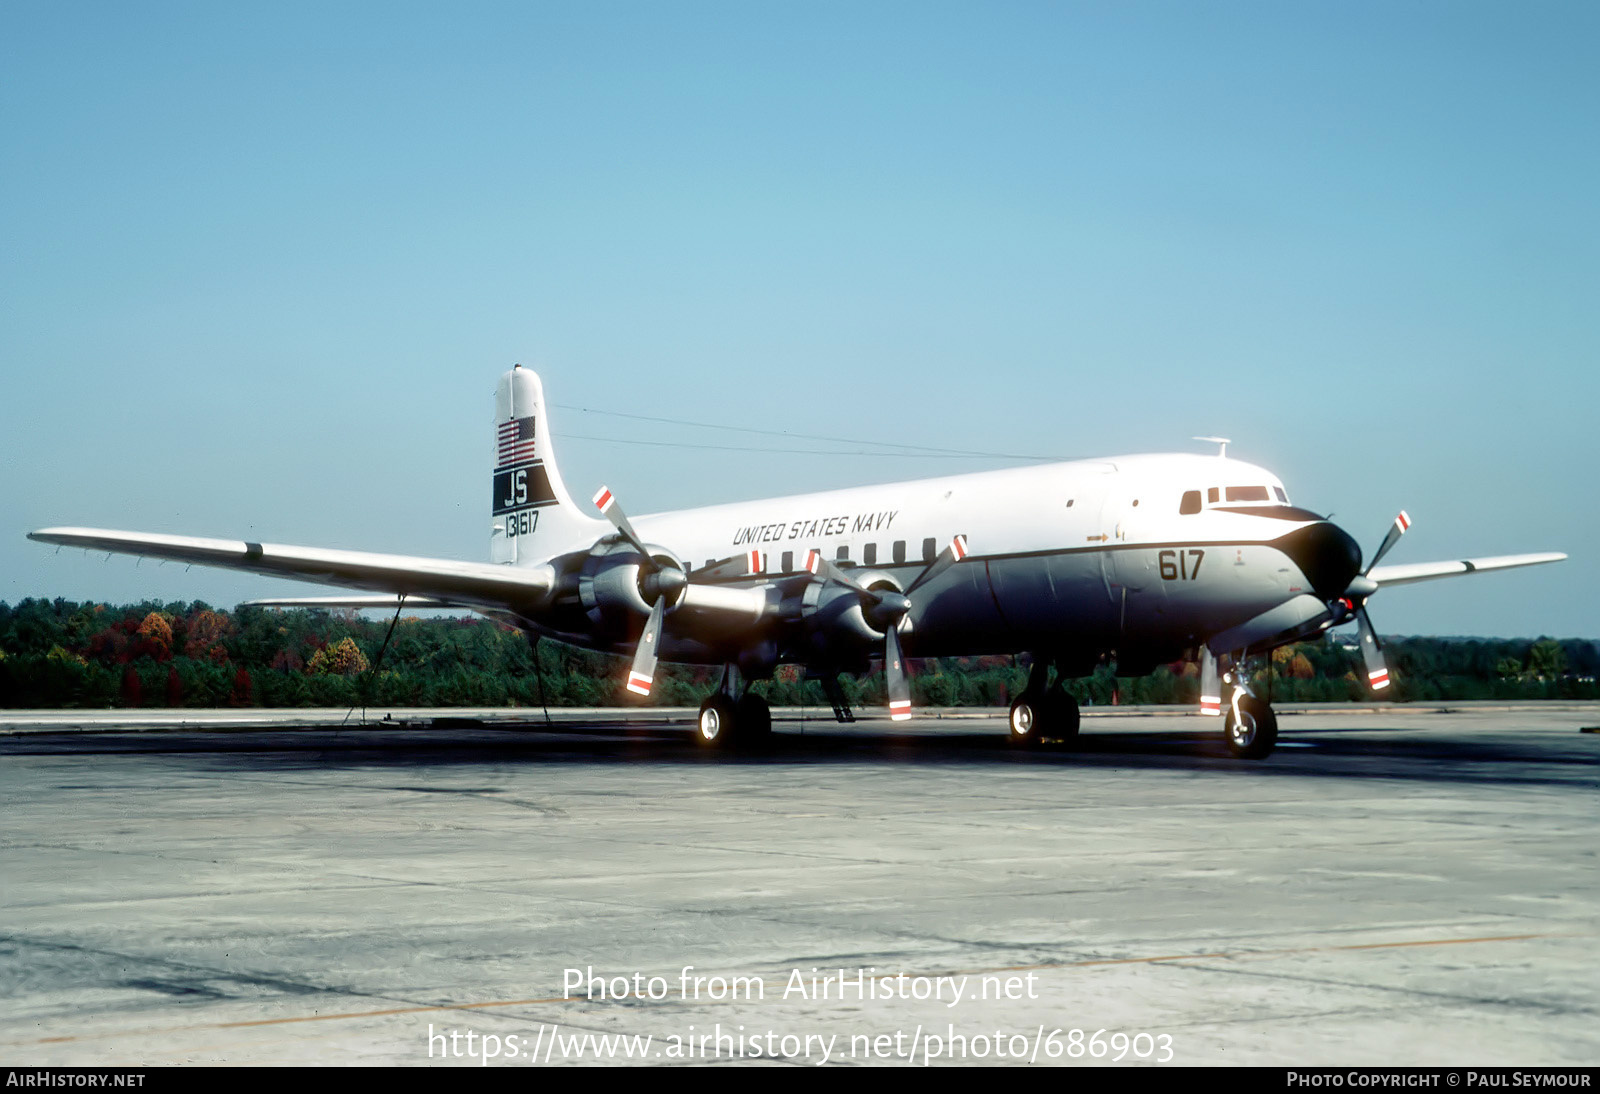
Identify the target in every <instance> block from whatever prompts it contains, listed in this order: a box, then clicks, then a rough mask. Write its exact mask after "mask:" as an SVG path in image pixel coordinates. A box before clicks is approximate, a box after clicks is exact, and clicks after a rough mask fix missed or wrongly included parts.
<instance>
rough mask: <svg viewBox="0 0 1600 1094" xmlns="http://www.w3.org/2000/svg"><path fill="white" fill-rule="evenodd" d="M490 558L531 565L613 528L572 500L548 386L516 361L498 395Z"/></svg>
mask: <svg viewBox="0 0 1600 1094" xmlns="http://www.w3.org/2000/svg"><path fill="white" fill-rule="evenodd" d="M492 512H493V531H492V532H491V534H490V540H489V558H490V560H491V561H494V562H506V563H512V564H520V565H533V564H535V563H539V562H544V561H546V560H547V559H549V558H550V556H551V555H554V554H557V553H559V552H561V551H564V550H575V549H579V548H582V547H586V546H588V544H589V543H591V542H593V541H594V540H595V539H598V538H599V537H600V536H602V535H604V534H606V533H607V532H609V531H610V530H611V526H610V525H608V524H607V523H606V522H605V521H603V520H600V519H599V518H597V517H590V516H586V515H585V514H583V513H581V512H580V511H579V510H578V508H577V507H576V506H574V505H573V504H572V496H571V495H570V494H568V493H567V487H566V484H565V483H563V482H562V481H561V472H560V471H558V470H557V469H556V458H555V450H554V447H553V446H552V444H551V441H550V419H549V415H548V414H547V413H546V412H545V401H544V386H543V385H542V384H541V383H540V382H539V377H538V374H537V373H535V372H534V371H533V370H532V369H526V368H523V367H522V366H521V365H518V366H517V367H516V368H513V369H512V370H511V371H510V372H508V373H506V374H505V375H504V376H502V377H500V383H499V385H498V386H497V387H496V388H495V395H494V502H493V508H492Z"/></svg>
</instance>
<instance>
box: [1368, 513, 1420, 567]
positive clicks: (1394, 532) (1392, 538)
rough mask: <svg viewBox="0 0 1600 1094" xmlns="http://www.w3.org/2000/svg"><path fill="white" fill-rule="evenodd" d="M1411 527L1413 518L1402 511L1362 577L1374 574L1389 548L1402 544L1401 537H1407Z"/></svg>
mask: <svg viewBox="0 0 1600 1094" xmlns="http://www.w3.org/2000/svg"><path fill="white" fill-rule="evenodd" d="M1410 527H1411V518H1410V517H1409V516H1407V515H1406V511H1405V510H1404V509H1402V510H1400V515H1399V516H1397V517H1395V518H1394V523H1393V524H1391V525H1390V526H1389V534H1388V535H1386V536H1384V537H1383V543H1382V544H1380V545H1379V547H1378V553H1377V554H1375V555H1373V556H1372V561H1371V562H1369V563H1367V568H1366V569H1365V570H1363V571H1361V576H1362V577H1365V576H1366V575H1367V574H1370V573H1371V572H1372V568H1373V567H1374V566H1376V565H1377V564H1378V560H1379V559H1381V558H1383V556H1384V555H1386V554H1388V553H1389V548H1391V547H1393V546H1394V545H1395V544H1396V543H1399V542H1400V537H1401V536H1403V535H1405V534H1406V530H1407V529H1409V528H1410Z"/></svg>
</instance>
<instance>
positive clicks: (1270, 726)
mask: <svg viewBox="0 0 1600 1094" xmlns="http://www.w3.org/2000/svg"><path fill="white" fill-rule="evenodd" d="M1239 714H1240V717H1239V718H1238V719H1237V721H1236V720H1235V718H1234V716H1233V708H1232V707H1229V708H1228V712H1227V717H1226V719H1225V722H1226V724H1225V725H1224V727H1223V731H1224V732H1225V733H1226V734H1227V738H1228V750H1229V751H1230V752H1232V753H1233V754H1234V755H1235V756H1238V757H1239V758H1240V759H1243V760H1260V759H1264V758H1265V757H1266V756H1267V755H1269V754H1270V753H1271V752H1272V749H1273V746H1274V745H1276V744H1277V743H1278V716H1277V715H1276V714H1274V713H1273V712H1272V708H1271V707H1270V706H1268V705H1267V704H1266V703H1263V702H1262V701H1261V700H1260V699H1257V698H1255V697H1254V696H1250V695H1246V696H1245V697H1244V698H1242V699H1240V700H1239Z"/></svg>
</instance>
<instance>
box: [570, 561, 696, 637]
mask: <svg viewBox="0 0 1600 1094" xmlns="http://www.w3.org/2000/svg"><path fill="white" fill-rule="evenodd" d="M645 548H646V549H647V550H649V552H650V557H651V558H653V559H655V560H656V561H657V562H658V563H660V564H661V565H662V567H663V568H664V569H668V570H677V571H678V572H679V573H680V574H681V573H682V572H683V564H682V563H680V562H679V561H678V559H677V557H676V556H675V555H673V553H672V552H671V551H668V550H667V549H666V548H665V547H661V546H658V545H656V544H654V543H647V544H645ZM643 561H644V560H643V558H641V557H640V555H639V552H637V551H635V550H634V549H633V548H632V547H631V546H630V545H629V544H628V543H627V542H626V541H624V540H620V539H612V538H609V537H608V538H606V539H602V540H600V541H599V542H597V543H596V544H595V545H594V546H593V547H592V548H590V550H589V555H588V557H587V558H585V559H584V560H583V567H582V569H580V570H579V571H578V600H579V602H580V603H581V604H582V605H583V610H584V612H585V613H586V614H587V615H588V617H589V621H590V623H592V624H593V625H594V626H595V627H596V628H598V629H599V630H601V631H603V632H605V633H608V634H612V635H616V636H623V635H626V634H628V633H629V632H630V631H632V630H636V629H637V628H638V620H639V619H642V618H643V617H644V616H647V615H649V614H650V601H648V600H646V599H645V586H646V581H647V580H648V579H649V576H650V572H649V571H645V570H644V567H643V565H642V564H643Z"/></svg>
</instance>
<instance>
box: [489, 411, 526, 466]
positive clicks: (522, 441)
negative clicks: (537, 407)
mask: <svg viewBox="0 0 1600 1094" xmlns="http://www.w3.org/2000/svg"><path fill="white" fill-rule="evenodd" d="M494 440H495V446H494V465H495V466H496V467H505V466H507V465H509V464H513V463H522V462H523V461H524V460H531V459H533V419H532V418H512V419H511V420H510V421H509V422H501V423H500V424H499V426H497V427H496V428H495V436H494Z"/></svg>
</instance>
